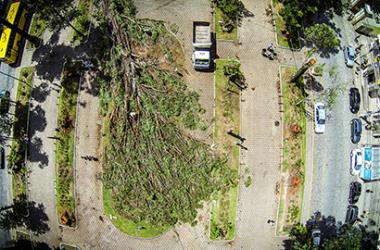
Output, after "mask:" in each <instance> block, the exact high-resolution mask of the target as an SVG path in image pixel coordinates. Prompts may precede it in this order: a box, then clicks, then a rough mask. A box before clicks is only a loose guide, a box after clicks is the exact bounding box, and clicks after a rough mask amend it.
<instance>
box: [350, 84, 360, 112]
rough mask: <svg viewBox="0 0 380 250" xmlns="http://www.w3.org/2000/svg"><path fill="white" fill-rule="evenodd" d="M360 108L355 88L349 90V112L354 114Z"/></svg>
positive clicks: (357, 91) (358, 96)
mask: <svg viewBox="0 0 380 250" xmlns="http://www.w3.org/2000/svg"><path fill="white" fill-rule="evenodd" d="M359 108H360V93H359V90H358V89H357V88H350V110H351V112H352V113H354V114H356V113H357V112H358V111H359Z"/></svg>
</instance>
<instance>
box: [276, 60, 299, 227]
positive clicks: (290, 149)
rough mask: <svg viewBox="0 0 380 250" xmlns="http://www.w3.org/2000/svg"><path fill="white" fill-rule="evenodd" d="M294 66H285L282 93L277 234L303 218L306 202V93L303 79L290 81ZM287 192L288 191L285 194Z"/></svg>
mask: <svg viewBox="0 0 380 250" xmlns="http://www.w3.org/2000/svg"><path fill="white" fill-rule="evenodd" d="M296 70H297V69H296V68H294V67H281V82H282V94H283V98H284V149H283V150H284V151H283V155H284V161H283V162H282V168H281V172H282V176H287V178H283V179H281V194H280V196H281V198H280V206H279V216H278V217H279V218H278V220H277V223H278V224H277V232H276V233H277V234H283V233H288V229H289V228H290V227H291V226H292V225H294V224H296V223H298V222H300V219H301V211H302V204H303V191H304V174H305V164H306V110H305V102H304V99H305V97H306V94H305V90H304V83H303V79H302V78H301V79H300V81H299V82H298V83H289V82H288V81H289V79H290V78H291V76H292V75H293V74H294V73H295V72H296ZM285 194H286V195H285Z"/></svg>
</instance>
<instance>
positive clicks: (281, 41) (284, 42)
mask: <svg viewBox="0 0 380 250" xmlns="http://www.w3.org/2000/svg"><path fill="white" fill-rule="evenodd" d="M273 8H274V10H273V16H274V20H275V23H276V36H277V41H278V45H279V46H282V47H287V48H292V49H299V48H300V41H299V40H298V39H297V38H296V39H289V38H288V37H289V34H287V32H288V31H287V29H286V23H285V21H284V19H283V18H282V16H281V15H280V14H279V13H280V11H281V10H282V9H283V8H284V7H283V5H282V3H280V2H278V1H277V0H273Z"/></svg>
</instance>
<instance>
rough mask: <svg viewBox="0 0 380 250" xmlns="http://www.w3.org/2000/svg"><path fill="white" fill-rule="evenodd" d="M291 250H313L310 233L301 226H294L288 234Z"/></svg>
mask: <svg viewBox="0 0 380 250" xmlns="http://www.w3.org/2000/svg"><path fill="white" fill-rule="evenodd" d="M289 241H290V244H291V249H294V250H309V249H310V250H312V249H315V248H314V245H313V239H312V237H311V232H309V230H307V228H306V227H305V226H303V225H302V224H299V223H298V224H296V225H294V226H293V227H292V228H291V230H290V233H289Z"/></svg>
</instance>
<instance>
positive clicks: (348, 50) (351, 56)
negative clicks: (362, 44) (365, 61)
mask: <svg viewBox="0 0 380 250" xmlns="http://www.w3.org/2000/svg"><path fill="white" fill-rule="evenodd" d="M355 57H356V55H355V49H354V48H353V47H352V46H347V47H344V61H345V63H346V65H347V67H350V68H351V67H353V66H354V65H355V61H354V60H355Z"/></svg>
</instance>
